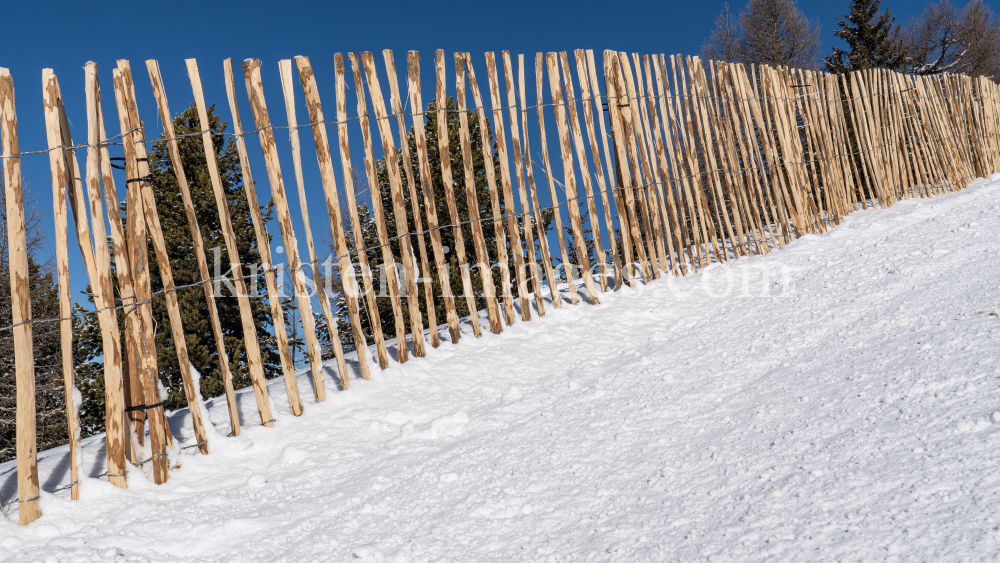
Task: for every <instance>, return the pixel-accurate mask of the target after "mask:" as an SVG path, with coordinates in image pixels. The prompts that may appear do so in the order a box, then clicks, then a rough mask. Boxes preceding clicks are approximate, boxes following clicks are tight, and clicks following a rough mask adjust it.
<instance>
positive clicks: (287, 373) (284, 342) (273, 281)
mask: <svg viewBox="0 0 1000 563" xmlns="http://www.w3.org/2000/svg"><path fill="white" fill-rule="evenodd" d="M222 70H223V75H224V77H225V81H226V98H227V99H228V101H229V111H230V115H232V118H233V136H234V137H235V138H236V150H237V153H238V154H239V157H240V174H241V175H242V177H243V193H244V194H245V195H246V198H247V206H248V207H249V209H250V220H251V221H252V222H253V230H254V235H255V236H256V238H257V252H259V253H260V259H261V260H262V261H263V264H262V265H261V267H262V268H263V270H264V283H265V285H266V286H267V302H268V305H269V306H270V309H271V322H272V323H273V325H272V326H273V327H274V336H275V339H276V340H277V342H278V357H279V359H280V361H281V374H282V376H283V378H284V380H285V391H286V392H287V394H288V406H289V408H290V409H291V411H292V415H294V416H299V415H300V414H302V398H301V396H300V395H299V384H298V380H296V379H295V365H294V363H293V362H292V351H291V347H290V346H289V344H288V331H287V330H286V329H285V314H284V312H283V311H282V308H281V298H280V297H279V295H278V283H277V276H276V274H275V268H274V261H273V260H272V258H271V236H270V235H269V234H268V233H267V226H266V225H264V221H263V218H262V217H261V214H260V204H259V203H258V202H257V189H256V187H255V182H254V180H253V173H252V172H251V170H250V157H249V155H248V154H247V145H246V139H245V138H244V133H243V123H242V121H241V120H240V108H239V105H238V104H237V102H236V83H235V80H234V76H233V60H232V59H226V60H224V61H223V62H222ZM269 425H270V423H268V424H265V426H269Z"/></svg>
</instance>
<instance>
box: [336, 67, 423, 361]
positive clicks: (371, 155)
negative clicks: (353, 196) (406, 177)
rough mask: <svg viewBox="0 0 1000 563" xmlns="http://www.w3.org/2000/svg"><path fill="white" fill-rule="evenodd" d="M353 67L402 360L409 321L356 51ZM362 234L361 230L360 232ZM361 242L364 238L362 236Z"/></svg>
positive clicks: (374, 212) (398, 353) (406, 353)
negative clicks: (402, 294)
mask: <svg viewBox="0 0 1000 563" xmlns="http://www.w3.org/2000/svg"><path fill="white" fill-rule="evenodd" d="M347 57H348V58H349V59H350V60H351V69H352V70H353V71H354V92H355V94H356V95H357V99H358V104H357V114H358V117H359V120H358V121H359V122H360V123H361V139H362V145H363V147H364V151H365V174H366V176H367V178H368V190H369V193H370V194H371V201H372V215H373V217H374V219H375V230H376V232H377V234H378V241H379V250H380V251H381V253H382V266H383V268H384V270H383V271H384V272H385V277H384V279H383V280H382V282H383V283H385V284H386V285H387V286H388V289H389V301H390V303H391V305H392V314H393V322H394V324H395V327H396V357H397V359H398V361H399V363H404V362H406V361H407V359H409V348H408V347H407V343H406V322H405V320H406V319H405V317H404V316H403V303H402V300H401V298H400V295H399V277H398V275H397V271H396V259H395V257H393V255H392V247H390V246H389V233H388V231H387V230H386V224H385V211H384V210H383V208H382V188H381V186H380V182H379V178H378V172H377V171H376V170H375V152H374V149H373V148H372V137H371V128H370V126H369V116H368V101H367V97H366V96H365V89H364V82H363V81H362V79H361V75H362V73H363V69H362V68H361V63H360V61H359V60H358V54H357V53H348V54H347ZM358 236H360V232H359V233H358ZM362 244H364V243H363V239H362Z"/></svg>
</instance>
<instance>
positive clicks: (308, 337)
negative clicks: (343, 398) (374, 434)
mask: <svg viewBox="0 0 1000 563" xmlns="http://www.w3.org/2000/svg"><path fill="white" fill-rule="evenodd" d="M243 80H244V82H245V83H246V88H247V97H248V98H249V99H250V110H251V112H252V113H253V118H254V123H255V124H256V125H257V130H258V131H259V133H258V137H259V139H260V147H261V152H263V153H264V167H265V168H266V169H267V178H268V183H269V184H270V188H271V199H272V200H273V201H274V204H275V211H276V212H277V215H278V227H279V229H280V230H281V242H282V243H283V245H284V248H285V254H286V255H287V256H288V270H289V273H290V274H291V278H292V288H293V291H294V292H295V298H296V302H297V303H298V307H299V318H301V319H302V332H303V333H304V336H305V341H306V342H305V343H306V354H307V355H308V356H309V368H310V369H309V371H310V374H311V375H312V382H313V390H314V392H315V397H316V402H322V401H324V400H326V386H325V385H324V384H323V358H322V356H321V354H320V349H319V343H318V342H317V341H316V321H315V319H314V318H313V313H312V301H311V300H310V299H309V292H308V290H307V289H306V276H305V274H304V273H303V272H302V261H301V260H300V259H299V249H298V242H297V240H296V238H295V230H294V229H293V228H292V214H291V211H290V210H289V208H288V196H287V194H286V192H285V182H284V180H283V178H282V176H281V163H280V162H279V161H278V148H277V145H276V144H275V141H274V129H273V128H272V127H271V117H270V115H269V114H268V112H267V102H266V101H265V99H264V85H263V84H262V82H261V78H260V61H259V60H257V59H247V60H245V61H243Z"/></svg>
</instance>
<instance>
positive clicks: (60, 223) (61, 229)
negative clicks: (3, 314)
mask: <svg viewBox="0 0 1000 563" xmlns="http://www.w3.org/2000/svg"><path fill="white" fill-rule="evenodd" d="M42 94H43V98H44V105H45V133H46V138H47V141H48V147H49V167H50V169H51V172H52V217H53V219H54V223H55V235H56V268H57V272H58V275H59V317H60V320H59V344H60V351H61V353H62V368H63V387H64V390H65V393H64V395H63V396H64V398H65V401H66V427H67V435H68V436H69V480H70V483H71V485H70V495H71V498H72V499H73V500H79V498H80V484H79V464H80V413H79V412H78V410H77V406H76V401H75V399H74V398H73V395H74V394H75V393H76V392H77V391H76V383H75V376H76V369H75V368H74V367H73V319H72V318H71V317H72V315H73V307H72V303H71V296H70V288H69V246H68V244H69V243H68V240H69V223H68V221H67V217H66V213H67V209H66V206H67V192H66V185H67V183H68V182H69V178H68V176H69V170H68V168H67V166H66V156H65V154H64V152H63V151H64V149H59V148H58V147H59V146H60V145H61V144H62V133H61V132H60V131H59V107H60V105H61V103H62V96H61V94H60V93H59V82H58V80H56V75H55V73H53V72H52V69H50V68H46V69H43V70H42Z"/></svg>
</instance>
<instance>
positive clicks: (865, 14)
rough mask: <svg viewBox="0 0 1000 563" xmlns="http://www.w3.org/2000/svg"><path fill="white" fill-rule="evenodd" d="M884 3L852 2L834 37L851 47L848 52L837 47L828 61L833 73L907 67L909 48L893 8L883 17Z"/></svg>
mask: <svg viewBox="0 0 1000 563" xmlns="http://www.w3.org/2000/svg"><path fill="white" fill-rule="evenodd" d="M880 3H881V0H851V5H850V9H849V10H848V12H847V14H846V15H845V16H844V17H843V18H839V17H838V18H837V25H838V26H839V27H840V29H837V30H834V32H833V34H834V35H836V36H837V37H839V38H840V39H842V40H844V42H846V43H847V46H848V50H844V49H840V48H838V47H834V48H833V53H831V54H829V55H827V56H826V57H824V59H823V62H824V63H825V64H826V68H827V70H828V71H829V72H833V73H837V74H843V73H847V72H851V71H855V70H865V69H869V68H886V69H890V70H896V69H900V68H902V67H903V66H904V64H905V63H906V47H905V45H904V43H903V40H902V38H901V36H900V29H899V25H896V18H895V17H893V16H892V15H891V14H890V13H889V8H886V9H885V11H884V12H882V14H881V15H880V14H879V4H880ZM845 20H846V21H845Z"/></svg>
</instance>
